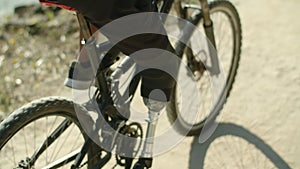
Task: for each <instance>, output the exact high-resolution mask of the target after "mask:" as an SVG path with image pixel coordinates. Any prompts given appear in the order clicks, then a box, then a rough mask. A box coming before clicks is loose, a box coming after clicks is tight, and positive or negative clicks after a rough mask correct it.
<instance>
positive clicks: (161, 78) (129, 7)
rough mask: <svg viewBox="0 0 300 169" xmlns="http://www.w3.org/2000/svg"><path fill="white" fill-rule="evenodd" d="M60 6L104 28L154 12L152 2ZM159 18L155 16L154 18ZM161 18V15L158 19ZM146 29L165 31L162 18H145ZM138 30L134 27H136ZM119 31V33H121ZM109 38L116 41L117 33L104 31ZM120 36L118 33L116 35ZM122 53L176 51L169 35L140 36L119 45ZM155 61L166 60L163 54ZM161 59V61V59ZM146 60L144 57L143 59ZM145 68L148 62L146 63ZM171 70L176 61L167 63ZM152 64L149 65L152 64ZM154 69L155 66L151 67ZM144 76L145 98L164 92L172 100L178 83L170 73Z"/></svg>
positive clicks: (78, 1) (72, 1) (72, 0)
mask: <svg viewBox="0 0 300 169" xmlns="http://www.w3.org/2000/svg"><path fill="white" fill-rule="evenodd" d="M57 1H58V2H59V3H62V4H65V5H68V6H71V7H73V8H75V9H77V10H78V11H79V12H80V13H82V14H83V15H84V16H85V17H86V18H87V19H88V20H89V21H90V22H91V23H92V24H93V25H95V26H96V27H98V28H101V27H102V26H104V25H105V24H107V23H109V22H110V21H113V20H115V19H118V18H120V17H122V16H126V15H130V14H135V13H140V12H151V11H153V9H154V8H153V6H152V3H151V0H143V1H141V0H109V1H107V0H85V1H82V0H57ZM150 17H155V16H150ZM156 17H157V16H156ZM145 19H147V22H145V25H143V26H145V27H151V28H155V29H159V30H160V31H161V32H163V31H165V30H164V26H163V24H162V22H161V21H160V19H159V18H158V17H157V18H145ZM133 27H134V25H133ZM118 31H119V30H118ZM102 33H103V34H105V35H106V36H107V37H108V38H109V39H113V38H114V37H111V35H114V32H109V33H107V32H102ZM116 34H118V32H116ZM116 46H117V47H118V48H119V49H120V51H121V52H123V53H125V54H127V55H130V54H132V53H134V52H136V51H139V50H142V49H148V48H158V49H162V50H167V51H169V52H171V53H174V49H173V47H172V45H171V44H170V42H169V39H168V37H167V36H165V35H160V34H139V35H135V36H132V37H130V38H127V39H125V40H123V41H121V42H120V43H118V44H116ZM152 57H153V59H152V60H158V61H160V62H164V61H163V56H162V55H157V56H152ZM158 57H161V59H158ZM141 59H142V58H141ZM143 64H144V66H145V65H147V64H148V63H147V62H146V61H145V62H144V63H143ZM164 64H165V65H166V66H167V67H172V66H174V62H171V61H170V60H168V61H167V62H165V63H164ZM148 65H149V64H148ZM149 66H151V65H149ZM141 75H142V96H143V97H148V96H149V94H150V92H151V91H152V90H154V89H160V90H161V91H163V93H164V94H165V96H166V99H167V100H169V97H170V91H171V89H172V88H173V87H174V85H175V81H174V79H173V78H171V77H170V75H168V74H167V73H165V72H163V71H160V70H153V69H152V70H145V71H143V72H142V73H141Z"/></svg>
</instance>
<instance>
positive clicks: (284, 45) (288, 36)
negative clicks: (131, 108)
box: [154, 0, 300, 168]
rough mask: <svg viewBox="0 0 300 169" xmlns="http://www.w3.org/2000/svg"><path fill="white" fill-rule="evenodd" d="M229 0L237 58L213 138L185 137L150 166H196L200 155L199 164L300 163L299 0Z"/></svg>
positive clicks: (299, 165)
mask: <svg viewBox="0 0 300 169" xmlns="http://www.w3.org/2000/svg"><path fill="white" fill-rule="evenodd" d="M233 3H234V4H235V5H236V7H237V9H238V11H239V13H240V17H241V21H242V28H243V48H242V59H241V62H240V68H239V72H238V76H237V79H236V82H235V85H234V89H233V92H232V94H231V96H230V98H229V99H228V102H227V104H226V106H225V109H224V111H223V114H222V116H221V120H220V121H221V125H220V126H219V128H218V129H217V132H216V135H215V137H216V139H215V140H214V141H213V142H212V140H209V141H208V142H206V143H205V144H203V145H200V144H198V143H197V139H193V138H187V139H185V140H184V141H183V142H182V143H181V144H179V145H178V146H177V147H176V148H175V149H174V150H172V151H170V152H168V153H166V154H164V155H162V156H160V157H159V158H157V159H155V162H154V168H202V167H201V164H202V160H201V159H202V158H205V161H204V168H300V161H299V154H300V146H299V144H298V143H299V140H300V132H299V129H298V127H297V126H298V125H299V122H300V68H299V66H298V65H299V64H300V58H299V54H298V52H299V49H300V46H299V45H300V40H299V39H300V23H299V22H297V20H299V19H298V17H299V16H300V12H299V7H300V1H297V0H291V1H284V2H283V1H280V0H271V1H266V0H263V1H259V0H252V1H238V0H235V1H233ZM235 125H237V126H235ZM222 127H223V128H222ZM234 132H237V133H240V134H239V135H241V136H243V137H233V136H230V135H231V134H232V133H234ZM248 132H251V133H252V134H253V135H252V136H255V137H252V136H251V135H250V134H249V133H248ZM221 133H222V134H224V136H223V137H217V136H219V135H221ZM258 140H260V141H258ZM249 142H252V143H253V144H252V145H251V144H249ZM210 143H211V146H210V147H209V149H208V151H207V154H206V156H205V157H203V156H204V155H205V154H204V153H203V151H204V150H205V147H207V146H208V144H210ZM267 147H268V148H267ZM201 151H202V152H201ZM262 152H264V153H265V154H263V153H262Z"/></svg>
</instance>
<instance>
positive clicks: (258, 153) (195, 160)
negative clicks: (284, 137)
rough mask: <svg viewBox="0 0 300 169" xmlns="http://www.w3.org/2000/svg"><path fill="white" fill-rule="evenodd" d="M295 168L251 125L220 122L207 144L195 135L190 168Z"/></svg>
mask: <svg viewBox="0 0 300 169" xmlns="http://www.w3.org/2000/svg"><path fill="white" fill-rule="evenodd" d="M204 166H207V167H208V168H278V169H289V168H291V167H290V166H289V165H288V164H287V162H285V161H284V160H283V158H282V157H281V156H280V155H279V154H278V153H276V152H275V151H274V150H273V149H272V147H271V146H270V145H268V144H266V143H265V142H264V141H263V140H262V139H260V138H259V137H257V136H256V135H255V134H253V133H251V132H250V131H248V130H247V129H245V128H243V127H241V126H238V125H235V124H232V123H220V124H219V125H218V128H217V129H216V131H215V132H214V134H213V135H212V136H211V137H210V138H209V139H208V140H207V141H206V142H204V143H203V144H199V143H198V138H195V139H194V141H193V143H192V148H191V152H190V159H189V168H190V169H203V168H207V167H204Z"/></svg>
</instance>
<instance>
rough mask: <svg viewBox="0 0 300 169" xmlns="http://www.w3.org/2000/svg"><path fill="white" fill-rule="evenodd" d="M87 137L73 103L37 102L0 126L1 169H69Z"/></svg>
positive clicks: (47, 99)
mask: <svg viewBox="0 0 300 169" xmlns="http://www.w3.org/2000/svg"><path fill="white" fill-rule="evenodd" d="M86 138H87V137H86V135H85V134H84V132H83V130H82V128H81V127H80V124H79V122H78V119H77V116H76V112H75V110H74V104H73V102H72V101H69V100H66V99H63V98H58V97H55V98H54V97H52V98H44V99H40V100H37V101H35V102H32V103H30V104H28V105H26V106H24V107H22V108H20V109H18V110H16V111H15V112H13V113H12V114H11V115H10V116H9V117H8V118H7V119H5V120H4V121H3V122H2V123H1V124H0V150H1V151H0V159H1V163H0V168H17V167H19V168H26V169H27V168H52V167H53V168H60V167H61V168H70V166H71V165H72V164H73V162H74V159H75V157H76V155H77V154H78V153H79V151H80V149H81V147H82V146H83V143H84V141H85V139H86ZM84 160H85V161H87V160H88V157H85V159H84ZM87 164H88V163H87ZM84 167H85V168H88V166H87V165H85V166H84Z"/></svg>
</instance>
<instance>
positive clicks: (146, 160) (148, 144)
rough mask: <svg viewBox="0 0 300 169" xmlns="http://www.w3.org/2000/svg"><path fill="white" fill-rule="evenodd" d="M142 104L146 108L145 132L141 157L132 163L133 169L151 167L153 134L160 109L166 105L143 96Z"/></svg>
mask: <svg viewBox="0 0 300 169" xmlns="http://www.w3.org/2000/svg"><path fill="white" fill-rule="evenodd" d="M144 104H145V105H146V106H147V108H148V119H146V121H147V123H148V124H147V132H146V138H145V143H144V147H143V150H142V155H141V158H139V160H138V162H137V163H136V164H135V165H134V167H133V169H144V168H151V166H152V156H153V145H154V136H155V130H156V126H157V121H158V117H159V114H160V111H161V110H162V109H163V108H164V107H165V106H166V102H160V101H156V100H152V99H148V98H144Z"/></svg>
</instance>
